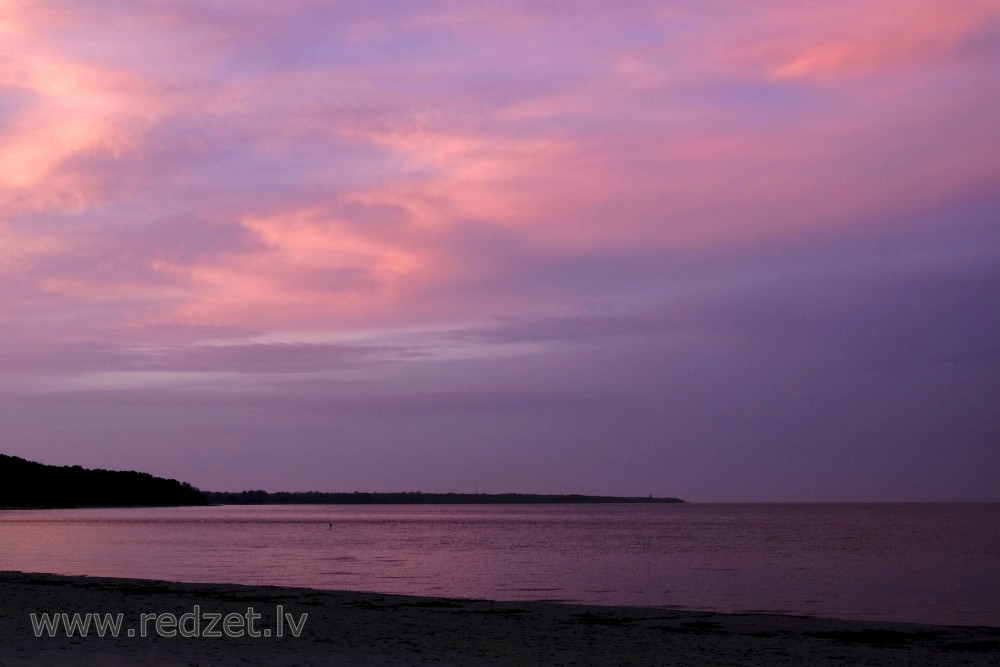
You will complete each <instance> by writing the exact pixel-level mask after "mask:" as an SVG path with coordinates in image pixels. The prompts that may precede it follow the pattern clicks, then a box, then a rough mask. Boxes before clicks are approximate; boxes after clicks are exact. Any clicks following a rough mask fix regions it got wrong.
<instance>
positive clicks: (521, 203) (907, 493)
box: [0, 0, 1000, 502]
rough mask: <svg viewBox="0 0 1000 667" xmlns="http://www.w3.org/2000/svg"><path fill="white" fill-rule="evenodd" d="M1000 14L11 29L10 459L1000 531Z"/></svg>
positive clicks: (6, 293)
mask: <svg viewBox="0 0 1000 667" xmlns="http://www.w3.org/2000/svg"><path fill="white" fill-rule="evenodd" d="M998 108H1000V5H998V4H997V2H996V1H995V0H956V1H954V2H941V1H939V0H934V1H927V0H844V1H839V2H829V1H826V0H825V1H812V0H803V1H800V2H787V1H784V0H782V1H777V0H760V1H757V2H735V1H729V0H687V1H684V2H670V1H661V2H646V1H644V0H636V1H634V2H627V3H612V2H610V1H603V2H597V1H592V0H574V1H572V2H549V1H545V0H531V1H528V0H525V1H518V0H514V1H511V2H502V3H500V2H474V1H443V0H442V1H433V0H428V1H426V2H392V1H385V2H371V3H368V2H334V1H320V0H287V1H285V2H280V3H279V2H270V1H268V2H264V1H258V0H239V1H236V0H128V1H127V2H126V1H124V0H103V1H102V2H92V3H82V2H77V1H76V0H23V1H22V0H0V452H3V453H6V454H11V455H17V456H22V457H25V458H30V459H33V460H38V461H42V462H44V463H50V464H58V465H83V466H85V467H104V468H116V469H137V470H143V471H146V472H150V473H153V474H156V475H163V476H167V477H173V478H177V479H182V480H185V481H188V482H190V483H192V484H194V485H195V486H198V487H200V488H203V489H208V490H219V491H221V490H240V489H248V488H262V489H267V490H271V491H275V490H311V489H316V490H321V491H353V490H360V491H373V490H374V491H408V490H423V491H435V492H441V491H455V492H472V491H474V490H475V489H477V488H478V490H479V491H482V492H511V491H513V492H533V493H535V492H537V493H588V494H616V495H643V496H644V495H647V494H653V495H657V496H676V497H681V498H685V499H687V500H691V501H700V502H730V501H737V502H754V501H808V502H812V501H1000V115H998V111H997V109H998Z"/></svg>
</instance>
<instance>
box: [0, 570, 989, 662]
mask: <svg viewBox="0 0 1000 667" xmlns="http://www.w3.org/2000/svg"><path fill="white" fill-rule="evenodd" d="M195 605H197V606H198V608H199V616H200V617H201V618H200V621H199V625H200V627H199V632H204V631H205V630H206V629H207V628H206V625H207V622H208V620H209V617H208V616H206V614H216V613H217V614H220V615H222V616H224V615H226V614H237V615H242V616H244V618H245V614H246V612H247V608H248V607H253V608H254V613H259V614H261V618H259V619H254V627H253V631H254V632H259V633H261V636H260V637H249V636H247V635H246V633H247V626H246V621H245V620H244V622H243V624H242V626H241V627H240V628H236V623H235V622H233V623H231V629H232V630H234V631H236V630H238V629H242V630H243V632H244V636H243V637H239V638H232V637H225V636H223V637H204V636H201V637H182V636H174V637H162V636H156V635H157V632H156V627H155V621H147V623H146V630H147V636H146V637H141V636H138V634H139V632H140V631H139V628H140V626H141V624H140V615H141V614H143V613H157V614H163V613H170V614H173V615H174V616H176V617H178V619H180V617H181V616H182V615H184V614H191V612H193V610H194V608H195ZM278 605H281V606H282V612H283V615H284V614H290V616H288V617H287V618H288V619H290V621H291V622H292V623H294V622H297V621H299V620H300V619H301V614H303V613H305V614H308V617H307V618H306V620H305V624H304V626H303V627H302V628H301V634H300V636H299V637H294V636H292V631H293V628H291V627H289V621H288V620H286V621H285V622H284V623H283V628H282V630H283V636H281V637H277V636H276V633H277V621H276V620H275V611H276V609H277V607H278ZM31 612H35V613H42V612H65V613H68V614H73V613H74V612H79V613H81V614H85V613H89V612H100V613H113V614H117V613H122V614H123V615H124V616H123V623H122V631H121V634H120V636H119V637H117V638H115V637H111V636H105V637H98V636H96V635H95V632H94V629H93V628H91V631H90V634H89V635H88V636H87V637H80V636H75V637H67V636H65V634H64V633H62V632H59V633H58V634H57V636H56V637H48V636H43V637H36V636H35V633H34V631H33V629H32V623H31V620H30V617H29V614H30V613H31ZM233 621H235V619H233ZM219 628H221V624H220V625H219V626H218V627H217V628H216V629H217V630H218V629H219ZM128 629H132V630H133V631H134V632H135V633H136V635H137V636H134V637H128V636H127V630H128ZM162 629H163V630H165V631H166V632H167V633H169V632H171V630H173V631H177V628H176V627H172V624H171V623H169V622H167V623H164V625H163V627H162ZM193 629H194V615H193V614H192V615H191V616H189V618H188V620H187V622H186V623H185V625H184V630H185V631H186V632H188V633H189V634H190V633H191V632H192V631H193ZM268 631H269V634H270V635H271V636H269V637H265V636H263V634H264V633H265V632H268ZM998 664H1000V628H973V627H951V626H932V625H915V624H909V623H876V622H862V621H843V620H830V619H818V618H806V617H795V616H772V615H761V614H712V613H701V612H691V611H678V610H676V609H670V608H651V607H601V606H590V605H573V604H554V603H542V602H489V601H480V600H454V599H443V598H418V597H409V596H397V595H382V594H378V593H355V592H342V591H321V590H312V589H302V588H279V587H269V586H236V585H229V584H182V583H172V582H163V581H147V580H139V579H109V578H98V577H63V576H56V575H49V574H26V573H18V572H2V573H0V665H12V666H13V665H43V666H47V665H52V666H61V665H66V666H69V665H112V666H114V665H184V666H190V665H201V666H204V665H345V666H367V665H470V666H472V665H476V666H479V665H699V666H700V665H998Z"/></svg>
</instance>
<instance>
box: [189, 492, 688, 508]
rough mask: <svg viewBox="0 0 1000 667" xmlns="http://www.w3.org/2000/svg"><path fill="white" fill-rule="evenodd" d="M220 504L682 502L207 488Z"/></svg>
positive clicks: (208, 495) (210, 497)
mask: <svg viewBox="0 0 1000 667" xmlns="http://www.w3.org/2000/svg"><path fill="white" fill-rule="evenodd" d="M205 497H206V498H208V501H209V502H210V503H216V504H220V505H479V504H484V505H485V504H529V503H682V502H684V501H683V500H680V499H679V498H653V497H652V496H649V497H621V496H582V495H577V494H570V495H546V494H538V493H421V492H419V491H407V492H395V493H393V492H388V493H378V492H372V493H366V492H361V491H354V492H353V493H323V492H320V491H302V492H288V491H279V492H276V493H268V492H267V491H239V492H236V493H233V492H225V491H206V492H205Z"/></svg>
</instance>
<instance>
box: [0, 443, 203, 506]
mask: <svg viewBox="0 0 1000 667" xmlns="http://www.w3.org/2000/svg"><path fill="white" fill-rule="evenodd" d="M205 504H207V501H206V500H205V495H204V494H203V493H202V492H201V491H199V490H198V489H196V488H194V487H193V486H191V485H190V484H186V483H181V482H178V481H177V480H173V479H164V478H163V477H154V476H153V475H150V474H148V473H144V472H134V471H131V470H129V471H117V470H89V469H87V468H81V467H80V466H50V465H45V464H42V463H36V462H34V461H27V460H25V459H22V458H18V457H16V456H7V455H4V454H0V507H45V508H52V507H125V506H167V505H205Z"/></svg>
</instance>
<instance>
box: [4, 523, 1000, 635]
mask: <svg viewBox="0 0 1000 667" xmlns="http://www.w3.org/2000/svg"><path fill="white" fill-rule="evenodd" d="M331 525H332V527H331ZM0 569H7V570H24V571H35V572H55V573H61V574H88V575H95V576H118V577H143V578H154V579H167V580H175V581H194V582H231V583H244V584H274V585H287V586H308V587H313V588H327V589H351V590H366V591H379V592H385V593H404V594H413V595H436V596H451V597H473V598H489V599H499V600H558V601H574V602H587V603H596V604H637V605H658V606H659V605H663V606H679V607H685V608H693V609H709V610H718V611H760V612H776V613H791V614H811V615H819V616H834V617H842V618H863V619H883V620H889V619H891V620H908V621H915V622H928V623H947V624H967V625H995V626H1000V505H422V506H400V505H395V506H385V505H383V506H379V505H368V506H344V505H340V506H303V505H297V506H274V505H272V506H256V507H251V506H227V507H197V508H140V509H88V510H7V511H3V512H0Z"/></svg>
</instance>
